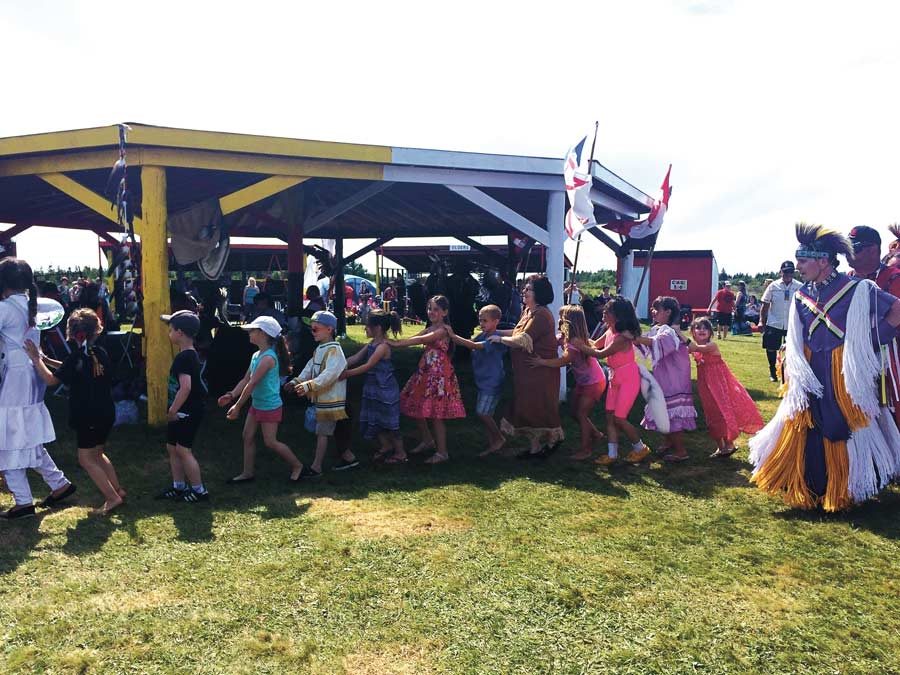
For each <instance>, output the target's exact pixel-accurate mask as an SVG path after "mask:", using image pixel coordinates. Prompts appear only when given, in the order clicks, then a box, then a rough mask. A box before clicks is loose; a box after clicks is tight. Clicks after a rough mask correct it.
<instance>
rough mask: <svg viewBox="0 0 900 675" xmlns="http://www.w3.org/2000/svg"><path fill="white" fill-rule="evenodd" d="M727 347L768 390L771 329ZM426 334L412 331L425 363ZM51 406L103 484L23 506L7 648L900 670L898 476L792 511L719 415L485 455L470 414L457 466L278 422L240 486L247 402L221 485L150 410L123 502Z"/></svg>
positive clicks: (60, 664) (427, 662) (3, 575)
mask: <svg viewBox="0 0 900 675" xmlns="http://www.w3.org/2000/svg"><path fill="white" fill-rule="evenodd" d="M354 336H355V337H356V338H357V339H359V338H360V333H359V332H355V333H354ZM721 347H722V350H723V353H724V354H725V357H726V359H727V360H728V362H729V363H730V364H731V366H732V369H733V370H734V371H735V372H736V373H737V375H738V376H739V378H740V379H741V380H742V381H744V382H745V383H746V384H747V387H748V389H749V390H750V393H751V395H752V396H753V397H754V398H755V399H756V400H757V401H758V402H759V405H760V408H761V410H762V412H763V415H764V417H766V418H768V417H769V416H771V414H772V412H773V411H774V409H775V406H776V402H777V401H776V399H775V397H774V385H770V384H769V382H768V378H767V369H766V365H765V357H764V354H763V352H762V350H761V349H760V347H759V338H758V337H755V338H752V337H741V338H730V339H728V340H727V341H725V342H724V343H722V344H721ZM350 349H351V348H350V347H348V348H347V350H348V351H350ZM417 356H418V351H417V350H401V351H400V353H399V354H398V356H397V361H398V365H399V370H400V375H401V379H402V380H405V378H406V376H407V375H408V374H409V373H410V372H411V370H412V368H413V366H414V364H415V359H416V358H417ZM460 378H461V380H462V382H463V387H464V391H465V398H466V407H467V409H469V410H471V409H472V408H473V407H474V396H473V388H472V385H471V372H470V370H469V368H468V367H467V366H466V367H465V368H461V369H460ZM357 394H358V392H357ZM51 406H52V408H53V409H54V413H55V414H56V419H57V420H59V422H58V425H57V426H58V431H59V432H60V436H61V439H60V442H58V443H57V444H55V445H54V446H53V447H52V448H51V452H52V453H53V455H54V456H55V458H56V460H57V461H58V462H59V463H60V465H61V466H62V467H63V468H64V469H65V470H66V471H67V472H68V474H69V476H70V477H71V478H72V479H73V480H75V481H77V483H78V484H79V486H80V491H79V493H78V495H77V497H78V498H77V499H76V500H75V504H74V505H73V506H72V507H70V508H67V509H63V510H60V511H54V512H46V511H44V512H41V513H40V515H39V517H38V518H35V519H32V520H26V521H19V522H12V523H0V672H2V673H19V672H59V673H64V672H77V673H95V672H96V673H107V672H108V673H120V672H129V673H131V672H139V673H172V672H191V673H195V672H196V673H201V672H202V673H230V672H236V673H305V672H311V673H344V672H346V673H372V674H376V673H377V674H383V673H410V674H412V673H688V672H691V673H693V672H703V673H815V674H819V673H889V672H900V648H898V635H900V609H898V597H900V580H898V570H900V543H898V535H900V520H898V515H897V514H898V505H900V494H898V491H897V489H896V488H894V489H892V490H890V491H888V492H887V493H885V494H884V495H883V496H882V499H881V501H880V502H875V503H871V504H867V505H865V506H863V507H861V508H858V509H856V510H855V511H853V512H851V513H849V514H846V515H840V516H826V515H823V514H821V513H800V512H795V511H791V510H788V509H787V508H786V507H784V506H783V505H782V504H781V503H780V502H778V501H777V500H774V499H771V498H769V497H767V496H765V495H763V494H760V493H759V492H758V491H757V490H755V489H753V488H751V487H750V486H749V485H748V483H747V476H748V464H747V463H746V461H745V458H746V450H742V451H740V452H739V453H738V454H737V455H735V456H734V457H732V458H730V459H726V460H712V459H707V455H708V454H709V452H711V451H712V450H713V445H712V443H711V441H710V440H709V439H708V438H707V437H706V436H705V435H704V433H703V432H702V431H698V432H696V433H694V434H691V435H690V450H691V454H692V459H691V461H690V462H688V463H685V464H679V465H674V466H664V465H662V464H660V463H658V462H654V463H652V464H649V465H647V464H645V465H643V466H640V467H630V466H628V467H615V468H613V470H612V471H606V470H603V469H595V468H594V465H593V464H572V463H569V462H567V461H566V460H565V459H564V457H563V456H559V455H565V454H566V452H565V451H564V452H561V453H559V455H558V456H555V457H553V458H551V459H550V460H548V461H546V462H543V463H531V462H522V461H517V460H515V459H505V458H495V459H491V460H486V461H485V460H477V459H476V458H475V455H476V453H477V451H478V450H479V449H480V448H481V447H482V445H481V434H480V429H479V427H478V424H477V422H476V421H475V420H474V419H473V418H469V419H467V420H461V421H457V422H452V423H450V424H449V438H450V444H449V445H450V452H451V456H452V461H451V462H450V463H448V464H445V465H442V466H436V467H427V466H424V465H421V464H420V463H419V462H412V463H410V464H409V465H407V466H399V467H378V468H371V467H369V466H366V467H364V468H362V469H361V470H358V471H356V472H346V473H343V474H326V475H325V476H324V477H323V478H322V479H321V480H319V481H318V482H312V483H308V484H305V485H301V486H300V487H295V486H293V485H288V484H287V483H286V482H285V477H286V467H284V466H283V465H281V464H279V463H278V462H277V461H276V460H275V459H274V458H273V457H272V455H271V454H268V453H267V452H266V451H265V450H264V449H263V448H262V447H261V448H260V459H259V462H258V477H257V480H256V482H255V483H254V484H252V485H249V486H242V487H229V486H226V485H224V484H223V482H224V479H225V478H226V477H228V476H230V475H233V474H234V473H236V472H237V471H238V470H239V466H240V431H239V424H238V423H227V422H226V421H225V419H224V414H220V413H219V411H218V410H217V411H216V412H215V413H211V414H210V415H209V418H208V424H207V425H206V427H205V429H204V430H203V431H202V432H201V436H200V438H199V439H198V443H197V456H198V458H199V460H200V462H201V465H202V467H203V470H204V477H205V480H206V482H207V485H208V486H209V488H210V490H211V492H212V503H211V505H174V504H168V503H159V502H155V501H153V500H152V499H151V498H150V495H151V494H153V493H154V492H155V491H157V490H158V489H159V488H160V487H162V486H163V485H164V484H165V483H166V481H167V475H168V469H167V464H166V461H165V457H164V448H163V443H164V440H163V434H162V433H161V431H157V430H152V431H147V430H145V429H144V428H136V427H130V428H124V429H117V430H116V431H115V432H114V435H113V437H112V444H111V446H110V456H111V457H112V459H113V461H114V462H115V463H116V465H117V467H118V469H119V470H120V474H121V476H122V481H123V484H124V485H125V487H126V488H127V489H128V490H129V491H130V496H129V502H128V504H127V506H126V507H125V508H123V509H122V510H121V511H119V512H117V513H116V514H115V515H114V516H113V517H111V518H109V519H105V520H104V519H98V518H95V517H91V516H89V515H88V508H89V507H90V506H94V505H97V504H98V503H99V502H100V498H99V494H98V493H97V492H96V490H95V489H94V487H93V486H92V485H91V484H90V481H89V479H88V478H87V476H86V475H85V474H84V473H83V472H82V471H80V469H79V468H78V467H77V463H76V460H75V451H74V447H73V442H74V441H73V438H72V436H71V435H70V434H68V432H67V431H66V430H65V427H64V418H65V416H64V408H63V402H62V401H60V400H59V399H53V401H52V402H51ZM290 417H291V421H290V422H288V423H287V424H285V425H284V426H283V428H282V438H283V439H284V440H286V441H287V442H288V443H289V444H291V445H292V447H293V448H295V450H297V451H298V452H300V453H301V454H302V456H303V458H304V459H307V458H309V457H310V453H311V450H312V443H313V438H312V437H311V436H310V435H308V434H306V432H304V431H303V430H302V408H300V407H292V408H290ZM598 419H599V420H601V421H602V415H598ZM410 429H411V427H410ZM567 433H569V434H570V439H571V440H569V441H567V445H571V444H572V443H574V442H576V439H575V429H574V427H573V425H571V424H569V423H568V422H567ZM648 438H649V440H650V441H651V445H653V443H655V442H656V441H657V440H658V439H657V437H655V436H653V435H648ZM358 447H359V449H360V450H361V452H360V454H361V455H362V456H363V457H368V456H370V452H371V448H370V447H366V446H365V445H364V443H363V442H362V441H360V442H359V444H358ZM33 485H34V486H35V488H36V495H38V498H40V497H42V496H43V494H44V489H43V487H42V486H40V485H38V482H34V483H33ZM10 505H11V497H10V495H9V494H8V493H2V494H0V506H2V508H8V507H9V506H10Z"/></svg>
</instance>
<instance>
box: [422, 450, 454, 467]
mask: <svg viewBox="0 0 900 675" xmlns="http://www.w3.org/2000/svg"><path fill="white" fill-rule="evenodd" d="M447 461H450V455H446V454H441V453H439V452H436V453H434V454H433V455H432V456H431V457H429V458H428V459H426V460H425V463H426V464H443V463H444V462H447Z"/></svg>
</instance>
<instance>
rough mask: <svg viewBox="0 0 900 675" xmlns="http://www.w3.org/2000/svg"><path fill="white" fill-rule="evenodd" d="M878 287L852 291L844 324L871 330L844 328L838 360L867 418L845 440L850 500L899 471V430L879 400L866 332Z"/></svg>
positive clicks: (876, 364)
mask: <svg viewBox="0 0 900 675" xmlns="http://www.w3.org/2000/svg"><path fill="white" fill-rule="evenodd" d="M877 291H878V287H877V286H876V285H875V284H874V283H872V282H871V281H867V280H862V281H860V282H858V283H857V285H856V288H855V289H854V293H853V300H852V301H851V304H850V310H849V312H848V313H847V326H848V327H849V326H868V327H869V328H870V330H851V331H848V332H847V336H846V340H845V342H844V359H843V363H842V364H841V373H842V374H843V376H844V381H845V382H846V385H847V393H848V394H849V395H850V398H851V399H852V401H853V402H854V403H855V404H856V405H857V406H859V408H860V409H861V410H862V411H863V412H864V413H865V414H866V415H867V416H868V417H869V419H870V423H869V425H868V426H866V427H864V428H862V429H857V430H856V431H854V432H853V433H852V435H851V436H850V439H849V440H848V441H847V454H848V456H849V470H850V472H849V473H850V475H849V479H848V491H849V493H850V497H851V498H852V499H853V501H854V502H862V501H865V500H866V499H869V498H870V497H874V496H875V495H876V494H878V492H880V491H881V490H882V489H884V487H885V486H886V485H887V484H888V483H889V482H890V481H891V479H892V478H893V477H895V476H896V475H897V474H898V472H900V432H898V430H897V425H896V423H895V421H894V418H893V416H892V415H890V414H888V412H887V409H886V408H882V407H881V405H880V403H879V400H878V384H877V382H878V379H879V377H880V375H881V361H880V359H879V353H878V352H876V351H875V350H873V349H872V332H871V298H872V296H873V295H875V294H876V293H877ZM877 320H878V319H877V317H876V321H877Z"/></svg>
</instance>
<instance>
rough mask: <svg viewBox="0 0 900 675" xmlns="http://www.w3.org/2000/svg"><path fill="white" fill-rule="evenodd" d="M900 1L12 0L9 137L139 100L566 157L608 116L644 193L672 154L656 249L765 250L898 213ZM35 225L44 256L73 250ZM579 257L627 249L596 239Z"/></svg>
mask: <svg viewBox="0 0 900 675" xmlns="http://www.w3.org/2000/svg"><path fill="white" fill-rule="evenodd" d="M898 14H900V11H898V10H897V9H895V5H893V4H891V3H882V2H872V1H863V2H856V3H853V4H852V5H850V4H847V3H822V2H809V1H805V0H804V1H799V2H775V1H770V0H761V1H757V2H740V1H737V0H736V1H734V2H716V1H714V0H683V1H679V2H673V3H667V2H641V3H598V2H577V3H567V4H558V5H556V6H552V7H551V5H549V4H548V3H521V2H519V3H511V2H493V3H486V2H480V3H475V2H457V3H453V4H452V5H440V6H437V5H434V4H432V3H411V2H401V3H361V2H344V3H293V2H283V3H282V2H278V3H276V2H267V3H257V4H254V5H248V4H246V3H229V2H216V3H213V2H190V3H186V2H180V3H175V2H157V3H154V4H153V5H152V6H151V7H147V6H137V5H133V4H132V5H128V4H126V3H113V2H92V3H75V2H59V3H56V2H55V3H35V2H31V3H27V4H26V3H17V4H15V5H13V4H12V3H6V4H4V6H3V8H2V9H0V20H2V21H3V25H2V26H0V27H2V33H3V35H4V40H3V46H2V47H0V49H2V50H3V56H4V58H5V60H6V62H7V63H8V64H9V63H12V64H13V65H14V67H7V68H5V69H4V78H5V80H4V90H5V92H11V95H10V96H8V97H6V98H7V99H8V101H12V104H9V103H4V107H3V109H2V114H0V135H4V136H6V135H16V134H21V133H35V132H41V131H48V130H53V129H61V128H77V127H82V126H94V125H100V124H110V123H114V122H117V121H123V120H134V121H142V122H146V123H150V124H160V125H169V126H182V127H189V128H202V129H216V130H229V131H239V132H248V133H261V134H271V135H285V136H292V137H300V138H320V139H326V140H342V141H356V142H368V143H378V144H384V145H407V146H414V147H434V148H447V149H458V150H471V151H483V152H508V153H516V154H535V155H543V156H560V155H561V154H562V152H563V151H564V150H565V148H566V147H568V145H569V144H570V143H571V142H572V140H573V139H574V138H576V137H577V136H578V135H579V134H580V133H582V130H583V129H584V128H585V126H587V125H588V124H589V123H590V122H591V121H592V120H593V119H595V118H596V119H599V120H600V123H601V135H600V140H599V141H598V146H597V153H596V154H597V157H598V158H599V159H600V160H601V161H602V162H603V163H604V164H605V165H607V166H608V167H609V168H611V169H612V170H614V171H615V172H617V173H619V174H620V175H622V176H623V177H624V178H626V179H627V180H629V181H631V182H633V183H634V184H635V185H637V186H638V187H640V188H641V189H643V190H644V191H646V192H648V193H650V194H654V195H655V194H656V190H657V188H658V186H659V182H660V180H661V178H662V175H663V173H664V170H665V166H666V165H667V164H668V163H669V162H672V163H673V165H674V168H673V172H672V182H673V185H674V186H675V191H674V194H673V197H672V203H671V209H670V211H669V215H668V217H667V218H668V219H667V222H666V225H665V228H664V231H663V234H662V236H661V239H660V245H661V247H665V248H669V249H671V248H710V247H711V248H713V249H714V251H715V253H716V256H717V258H718V259H719V261H720V264H721V265H724V266H725V267H726V268H728V269H729V270H731V269H738V268H740V269H746V270H748V271H750V270H762V269H773V268H774V267H775V266H776V265H777V263H778V262H780V261H781V260H782V259H784V258H786V257H789V255H790V253H791V252H792V251H793V249H794V242H793V238H792V232H791V226H792V224H793V222H794V221H796V220H800V219H805V220H809V221H816V222H825V223H827V224H829V225H832V226H834V227H838V228H845V229H846V228H849V227H850V226H851V225H852V224H856V223H862V222H865V223H869V224H872V225H875V226H877V227H881V228H882V229H883V228H884V226H885V225H886V224H887V223H889V222H893V221H895V220H900V214H898V212H897V207H896V206H895V197H894V194H893V188H894V186H893V183H894V182H895V181H894V178H895V176H896V170H895V169H894V158H896V157H897V156H900V135H898V134H897V132H896V128H895V127H896V122H895V116H896V110H897V107H898V102H900V101H898V94H897V91H896V89H897V88H896V82H897V81H898V75H900V73H898V70H900V68H898V66H900V57H898V55H897V51H896V49H895V48H894V42H895V34H894V33H895V27H896V25H897V23H898V21H897V20H898V18H900V16H898ZM579 39H583V40H584V42H583V43H581V44H574V43H573V40H579ZM28 236H29V235H28V234H23V235H22V236H21V237H20V242H21V244H20V251H22V253H23V255H24V254H25V251H26V250H29V251H30V250H32V249H30V248H29V247H30V246H31V244H30V243H27V242H28ZM84 236H86V237H87V239H92V237H90V235H84ZM40 241H41V251H37V250H35V255H36V256H37V255H40V253H41V252H42V251H44V250H53V252H54V256H62V255H64V254H66V253H67V252H69V251H72V252H73V253H74V252H75V247H74V245H70V244H67V245H66V247H65V248H62V247H59V246H56V247H54V246H53V245H49V246H45V244H46V243H47V242H46V238H45V237H44V238H42V239H41V240H40ZM80 255H83V257H84V259H85V260H86V261H91V260H93V259H94V253H93V251H92V250H91V247H90V245H87V249H86V251H85V253H84V254H80ZM582 256H583V258H582V259H583V260H584V261H585V262H584V265H585V266H587V267H599V266H603V267H610V266H612V265H613V264H614V260H613V258H612V255H611V254H609V253H608V251H606V249H604V248H603V247H602V246H600V245H599V244H588V245H586V246H585V249H583V251H582ZM38 264H40V261H38Z"/></svg>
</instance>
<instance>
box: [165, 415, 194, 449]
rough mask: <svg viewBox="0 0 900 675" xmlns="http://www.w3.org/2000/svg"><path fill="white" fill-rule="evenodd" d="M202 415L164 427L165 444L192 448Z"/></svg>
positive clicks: (186, 418)
mask: <svg viewBox="0 0 900 675" xmlns="http://www.w3.org/2000/svg"><path fill="white" fill-rule="evenodd" d="M202 419H203V416H202V415H191V416H189V417H185V418H184V419H181V420H178V421H177V422H169V423H168V424H167V425H166V444H167V445H180V446H181V447H182V448H188V449H190V448H193V447H194V438H195V437H196V436H197V431H198V430H199V429H200V422H201V421H202Z"/></svg>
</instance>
